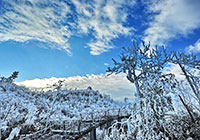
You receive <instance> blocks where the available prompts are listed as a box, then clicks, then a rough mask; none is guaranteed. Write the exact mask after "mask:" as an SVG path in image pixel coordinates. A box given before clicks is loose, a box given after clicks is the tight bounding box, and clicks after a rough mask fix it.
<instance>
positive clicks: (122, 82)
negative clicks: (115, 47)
mask: <svg viewBox="0 0 200 140" xmlns="http://www.w3.org/2000/svg"><path fill="white" fill-rule="evenodd" d="M59 80H64V86H63V87H62V88H63V89H70V88H72V89H76V88H77V89H87V88H88V87H89V86H91V87H92V88H93V89H94V90H99V91H100V93H104V94H107V95H110V96H111V98H113V99H115V100H123V99H124V98H125V97H128V98H129V99H131V100H132V99H133V95H134V91H135V88H134V84H131V83H130V82H129V81H128V80H127V79H126V76H125V74H118V75H110V76H106V75H105V74H101V75H87V76H75V77H69V78H50V79H34V80H27V81H24V82H21V83H18V84H19V85H25V86H27V87H32V88H46V87H49V86H50V85H53V84H54V83H56V82H58V81H59Z"/></svg>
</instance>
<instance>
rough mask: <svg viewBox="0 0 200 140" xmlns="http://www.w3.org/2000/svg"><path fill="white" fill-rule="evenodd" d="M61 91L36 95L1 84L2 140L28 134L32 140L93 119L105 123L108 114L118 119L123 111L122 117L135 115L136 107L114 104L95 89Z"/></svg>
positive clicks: (35, 93) (13, 86)
mask: <svg viewBox="0 0 200 140" xmlns="http://www.w3.org/2000/svg"><path fill="white" fill-rule="evenodd" d="M55 84H56V83H55ZM52 88H53V87H52ZM58 88H59V85H57V86H55V87H54V89H52V90H49V91H46V92H42V91H40V92H39V91H38V92H37V91H35V92H34V91H30V90H28V89H26V88H24V87H20V86H17V85H16V84H14V83H10V82H8V81H1V82H0V118H1V122H0V126H1V128H0V129H1V135H0V136H1V138H2V139H5V138H8V139H13V138H14V137H15V138H17V139H20V137H21V136H22V135H25V134H26V137H27V138H28V135H31V134H32V133H35V132H37V131H40V130H42V129H45V127H47V126H49V125H50V124H54V125H56V124H57V125H59V124H63V122H64V121H68V122H70V121H71V122H73V121H76V120H77V121H79V120H82V121H84V120H91V119H92V118H91V117H93V118H94V119H101V118H102V117H103V116H105V113H109V114H110V115H116V114H117V113H118V111H119V110H121V112H120V113H122V114H123V113H124V114H128V113H130V112H131V107H132V106H131V103H128V101H127V102H119V101H113V100H112V99H111V98H110V97H109V96H107V95H102V94H100V93H99V92H98V91H94V90H92V88H91V87H88V88H87V89H85V90H60V89H58ZM72 129H73V128H72ZM71 131H72V130H71ZM26 137H25V138H26Z"/></svg>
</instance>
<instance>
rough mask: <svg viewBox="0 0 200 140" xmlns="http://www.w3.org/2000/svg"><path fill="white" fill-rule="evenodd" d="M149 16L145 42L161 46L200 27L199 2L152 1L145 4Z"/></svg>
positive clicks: (193, 0)
mask: <svg viewBox="0 0 200 140" xmlns="http://www.w3.org/2000/svg"><path fill="white" fill-rule="evenodd" d="M145 4H146V5H147V12H148V14H149V13H151V14H152V13H153V14H152V15H151V16H150V19H151V21H150V23H149V28H147V29H146V30H145V36H144V40H145V41H151V42H152V44H159V45H160V44H163V43H166V42H168V41H169V40H171V39H173V38H177V37H178V36H187V35H188V34H190V33H192V32H193V30H194V29H197V28H199V27H200V9H199V7H200V1H199V0H192V1H190V0H161V1H160V0H157V1H155V0H153V1H151V2H145Z"/></svg>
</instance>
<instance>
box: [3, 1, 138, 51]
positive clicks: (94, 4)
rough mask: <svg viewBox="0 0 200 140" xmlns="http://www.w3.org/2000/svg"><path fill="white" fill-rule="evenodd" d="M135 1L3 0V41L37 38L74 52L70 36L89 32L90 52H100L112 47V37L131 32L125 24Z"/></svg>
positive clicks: (54, 46)
mask: <svg viewBox="0 0 200 140" xmlns="http://www.w3.org/2000/svg"><path fill="white" fill-rule="evenodd" d="M134 4H135V2H134V1H131V0H124V1H121V2H119V1H117V0H107V1H106V0H92V1H86V0H70V1H67V0H66V1H65V0H63V1H60V0H55V1H51V0H42V1H40V0H20V1H12V0H3V1H2V6H1V7H2V8H1V12H0V15H1V16H0V41H8V40H14V41H18V42H26V41H29V40H37V41H41V42H45V43H47V44H49V47H51V48H52V47H53V48H56V49H63V50H65V51H67V52H68V53H71V51H70V44H69V39H70V38H71V37H72V36H77V35H78V36H82V35H87V36H88V35H89V36H92V38H93V39H91V40H90V42H88V43H87V46H88V47H89V48H90V50H91V51H90V53H91V54H93V55H99V54H101V53H103V52H106V51H108V50H110V49H111V48H113V47H114V46H113V44H112V40H113V39H116V38H118V37H119V35H130V34H131V31H132V30H133V28H131V27H126V26H125V25H124V24H125V23H126V21H127V16H128V8H130V7H132V6H134ZM119 15H120V16H119Z"/></svg>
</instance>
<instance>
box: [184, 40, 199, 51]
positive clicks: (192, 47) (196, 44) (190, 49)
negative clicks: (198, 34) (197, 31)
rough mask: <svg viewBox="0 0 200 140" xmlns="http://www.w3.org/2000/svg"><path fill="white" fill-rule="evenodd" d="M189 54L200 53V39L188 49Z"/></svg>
mask: <svg viewBox="0 0 200 140" xmlns="http://www.w3.org/2000/svg"><path fill="white" fill-rule="evenodd" d="M186 51H188V52H189V53H194V54H195V53H199V52H200V39H198V40H197V42H196V43H195V44H194V45H190V46H188V47H187V48H186Z"/></svg>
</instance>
